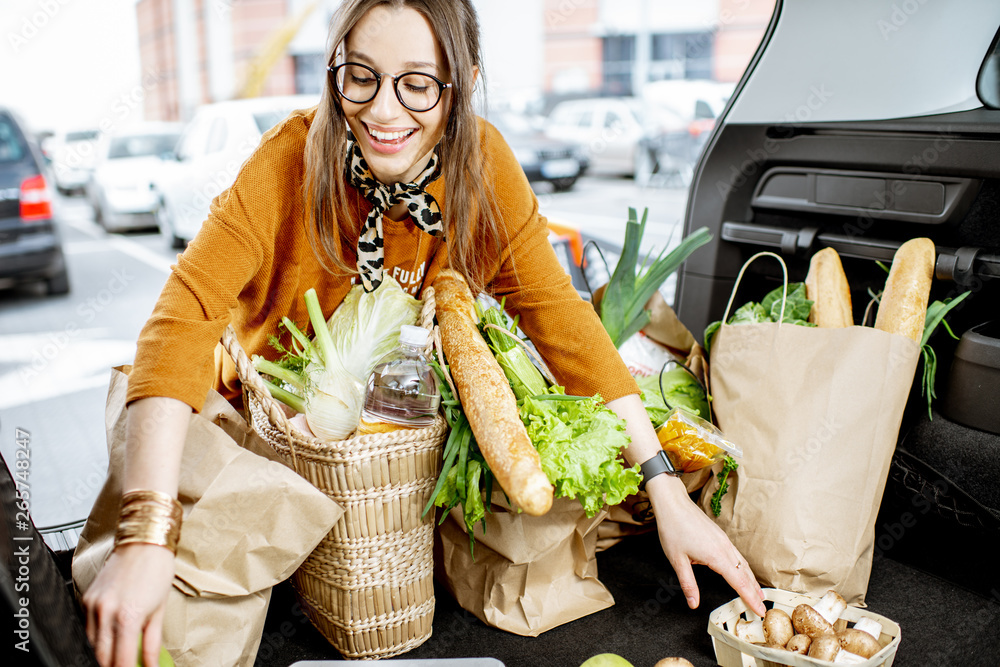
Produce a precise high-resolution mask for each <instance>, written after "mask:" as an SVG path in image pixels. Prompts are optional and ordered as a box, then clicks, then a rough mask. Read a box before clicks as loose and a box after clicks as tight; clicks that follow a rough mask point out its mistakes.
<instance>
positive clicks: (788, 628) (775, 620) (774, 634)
mask: <svg viewBox="0 0 1000 667" xmlns="http://www.w3.org/2000/svg"><path fill="white" fill-rule="evenodd" d="M794 634H795V631H794V630H792V619H791V617H790V616H789V615H788V614H787V613H786V612H784V611H782V610H781V609H778V608H774V609H768V610H767V613H766V614H764V639H765V640H766V642H767V645H768V646H776V647H781V646H784V645H785V644H787V643H788V640H789V639H791V638H792V636H793V635H794Z"/></svg>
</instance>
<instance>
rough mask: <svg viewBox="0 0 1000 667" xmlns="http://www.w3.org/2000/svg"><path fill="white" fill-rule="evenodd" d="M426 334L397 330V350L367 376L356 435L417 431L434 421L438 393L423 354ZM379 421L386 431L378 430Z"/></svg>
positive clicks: (419, 329)
mask: <svg viewBox="0 0 1000 667" xmlns="http://www.w3.org/2000/svg"><path fill="white" fill-rule="evenodd" d="M429 335H430V332H428V331H427V329H424V328H423V327H414V326H408V325H403V326H402V327H401V328H400V330H399V347H397V348H396V349H395V350H393V351H392V352H390V353H388V354H387V355H385V356H384V357H382V358H381V359H379V360H378V362H376V364H375V367H374V369H372V373H371V375H370V376H368V384H367V386H366V387H365V405H364V408H363V410H362V412H361V424H360V425H359V429H358V432H359V433H373V432H379V431H386V430H392V428H393V427H395V428H399V427H403V428H407V427H409V428H420V427H422V426H428V425H430V424H431V422H433V421H434V416H435V415H436V414H437V411H438V406H440V404H441V393H440V392H439V391H438V386H437V377H436V376H435V374H434V369H433V368H431V366H430V363H429V362H428V359H427V357H425V356H424V353H423V350H424V346H425V345H426V344H427V338H428V336H429ZM379 422H381V423H383V424H385V425H387V426H388V428H379V427H378V423H379Z"/></svg>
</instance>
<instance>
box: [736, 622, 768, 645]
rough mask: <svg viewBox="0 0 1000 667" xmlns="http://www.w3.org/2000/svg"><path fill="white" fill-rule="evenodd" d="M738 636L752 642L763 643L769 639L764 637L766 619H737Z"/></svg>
mask: <svg viewBox="0 0 1000 667" xmlns="http://www.w3.org/2000/svg"><path fill="white" fill-rule="evenodd" d="M735 634H736V637H737V638H738V639H742V640H743V641H745V642H750V643H751V644H763V643H765V642H766V641H767V639H765V637H764V620H763V619H760V618H758V619H756V620H753V621H744V620H743V619H742V618H741V619H740V620H738V621H736V632H735Z"/></svg>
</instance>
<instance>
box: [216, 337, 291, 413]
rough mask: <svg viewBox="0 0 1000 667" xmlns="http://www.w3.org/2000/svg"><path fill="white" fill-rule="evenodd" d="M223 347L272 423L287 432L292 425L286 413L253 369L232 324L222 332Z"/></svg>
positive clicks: (242, 380) (241, 379)
mask: <svg viewBox="0 0 1000 667" xmlns="http://www.w3.org/2000/svg"><path fill="white" fill-rule="evenodd" d="M222 346H223V347H224V348H226V351H227V352H229V356H231V357H232V358H233V361H234V362H235V363H236V373H237V375H238V376H239V378H240V382H242V383H243V386H244V387H245V388H246V389H247V390H248V391H252V392H253V393H254V394H255V395H256V397H257V400H258V401H260V404H261V405H262V406H265V408H266V409H267V416H268V418H269V419H270V420H271V423H272V424H274V425H275V426H276V427H278V428H280V429H281V430H282V431H286V432H287V431H288V430H289V429H290V428H291V425H290V424H289V423H288V418H287V417H285V411H284V410H283V409H282V407H281V404H280V403H278V401H276V400H275V399H274V398H272V397H271V392H269V391H268V390H267V385H265V384H264V380H263V379H262V378H261V377H260V373H258V372H257V369H256V368H254V367H253V362H252V361H250V357H248V356H247V353H246V352H245V351H244V350H243V346H242V345H240V341H239V340H237V338H236V331H235V330H234V329H233V325H232V324H227V325H226V329H225V331H223V332H222Z"/></svg>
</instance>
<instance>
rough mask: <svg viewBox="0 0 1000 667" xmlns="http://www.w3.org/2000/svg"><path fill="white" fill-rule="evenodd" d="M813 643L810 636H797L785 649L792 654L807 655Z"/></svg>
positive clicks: (790, 640) (789, 641)
mask: <svg viewBox="0 0 1000 667" xmlns="http://www.w3.org/2000/svg"><path fill="white" fill-rule="evenodd" d="M811 643H812V639H810V638H809V635H795V636H794V637H792V638H791V639H789V640H788V643H787V644H785V648H786V649H788V650H789V651H791V652H792V653H799V654H802V655H805V654H806V651H808V650H809V644H811Z"/></svg>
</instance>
